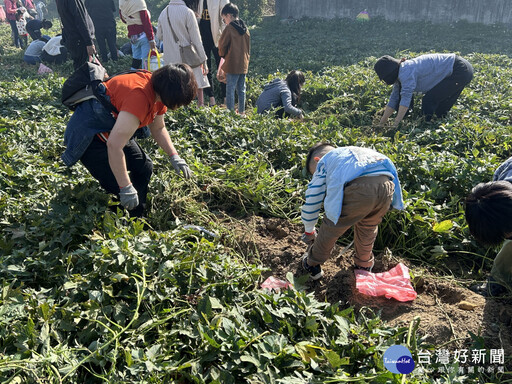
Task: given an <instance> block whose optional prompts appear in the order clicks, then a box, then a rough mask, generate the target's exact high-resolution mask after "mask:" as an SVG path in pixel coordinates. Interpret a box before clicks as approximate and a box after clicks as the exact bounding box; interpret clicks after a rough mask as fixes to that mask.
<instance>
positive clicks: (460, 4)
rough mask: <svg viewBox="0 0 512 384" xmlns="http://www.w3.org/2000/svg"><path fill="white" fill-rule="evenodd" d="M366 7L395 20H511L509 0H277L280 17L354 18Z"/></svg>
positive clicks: (372, 11) (511, 0)
mask: <svg viewBox="0 0 512 384" xmlns="http://www.w3.org/2000/svg"><path fill="white" fill-rule="evenodd" d="M365 9H366V10H367V12H368V13H369V14H370V17H377V16H380V17H384V18H385V19H386V20H395V21H416V20H425V21H431V22H434V23H445V22H452V21H459V20H466V21H469V22H477V23H484V24H494V23H504V24H512V0H276V14H277V15H278V17H280V18H282V19H287V18H292V19H301V18H303V17H313V18H335V17H348V18H355V17H356V16H357V14H358V13H359V12H361V11H363V10H365Z"/></svg>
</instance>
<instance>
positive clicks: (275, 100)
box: [256, 71, 306, 118]
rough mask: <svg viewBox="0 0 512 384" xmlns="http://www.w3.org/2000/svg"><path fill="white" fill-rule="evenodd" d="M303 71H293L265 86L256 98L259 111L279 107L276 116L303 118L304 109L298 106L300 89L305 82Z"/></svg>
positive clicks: (262, 111)
mask: <svg viewBox="0 0 512 384" xmlns="http://www.w3.org/2000/svg"><path fill="white" fill-rule="evenodd" d="M305 81H306V80H305V78H304V74H303V73H302V72H301V71H291V72H290V73H289V74H288V76H286V79H285V80H281V79H274V80H272V81H271V82H270V83H268V84H267V85H265V87H264V88H263V92H262V93H261V95H260V96H259V97H258V100H256V106H257V107H258V113H260V114H262V113H265V112H268V111H269V110H271V109H272V108H277V110H276V117H283V116H285V117H287V116H295V117H299V118H302V111H301V110H300V109H299V108H297V103H298V102H299V99H300V91H301V89H302V86H303V85H304V82H305Z"/></svg>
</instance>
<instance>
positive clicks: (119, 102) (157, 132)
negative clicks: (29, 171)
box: [62, 64, 197, 217]
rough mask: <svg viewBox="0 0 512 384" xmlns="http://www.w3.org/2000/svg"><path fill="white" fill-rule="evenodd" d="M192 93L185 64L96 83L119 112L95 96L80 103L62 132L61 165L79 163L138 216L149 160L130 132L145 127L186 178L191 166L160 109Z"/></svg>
mask: <svg viewBox="0 0 512 384" xmlns="http://www.w3.org/2000/svg"><path fill="white" fill-rule="evenodd" d="M196 92H197V86H196V81H195V78H194V74H193V72H192V70H191V68H190V67H189V66H188V65H186V64H179V65H167V66H164V67H162V68H160V69H158V70H156V71H155V72H153V73H151V72H147V71H141V72H134V73H127V74H122V75H118V76H114V77H112V78H111V79H110V80H107V81H105V82H104V83H101V84H100V85H99V93H100V97H101V96H103V97H104V98H105V99H106V100H107V101H108V102H110V103H111V104H112V105H113V106H114V107H115V108H116V109H117V110H118V111H119V113H118V114H116V113H113V112H111V111H109V110H108V109H107V108H106V107H105V106H104V102H103V103H102V102H100V101H99V100H98V99H97V98H91V99H88V100H86V101H83V102H82V103H80V104H79V105H78V106H77V108H76V110H75V112H74V114H73V116H72V117H71V119H70V120H69V122H68V125H67V128H66V131H65V133H64V144H65V146H66V150H65V152H64V154H63V155H62V159H63V161H64V163H65V164H66V165H67V166H72V165H73V164H75V163H76V162H77V161H80V162H81V163H82V164H83V165H84V166H85V167H86V168H87V169H88V170H89V172H90V173H91V175H92V176H93V177H94V178H95V179H97V180H98V181H99V183H100V185H101V186H102V187H103V188H104V189H105V190H106V191H107V192H109V193H112V194H115V195H117V196H118V197H119V199H120V202H121V205H123V206H124V207H125V208H126V209H127V210H128V211H129V212H130V215H131V216H136V217H139V216H142V215H143V213H144V209H145V205H146V195H147V192H148V185H149V180H150V178H151V174H152V172H153V163H152V161H151V159H150V158H149V157H148V156H147V155H146V153H144V151H143V150H142V148H141V147H140V146H139V144H138V143H137V142H136V141H135V139H133V135H134V134H135V133H136V131H137V130H138V129H142V128H144V127H145V126H148V127H149V130H150V132H151V136H152V137H153V139H154V140H155V141H156V143H157V144H158V146H160V148H162V149H163V150H164V151H165V153H167V155H169V158H170V161H171V164H172V166H173V167H174V169H175V170H176V172H177V173H178V174H180V173H182V174H183V176H184V177H186V178H189V177H190V176H191V170H190V168H189V167H188V165H187V163H186V162H185V161H184V160H183V159H182V158H181V157H180V156H179V155H178V152H177V151H176V149H175V148H174V145H173V143H172V141H171V139H170V137H169V133H168V132H167V129H166V128H165V123H164V113H165V112H166V111H167V108H169V109H171V110H174V109H177V108H178V107H180V106H184V105H188V104H190V102H191V101H192V100H193V99H194V98H195V96H196Z"/></svg>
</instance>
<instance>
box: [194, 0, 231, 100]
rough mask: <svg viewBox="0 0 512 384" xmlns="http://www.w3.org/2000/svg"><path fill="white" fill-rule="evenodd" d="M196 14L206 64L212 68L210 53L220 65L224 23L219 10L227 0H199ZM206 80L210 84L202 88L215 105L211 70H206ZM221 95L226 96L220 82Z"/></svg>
mask: <svg viewBox="0 0 512 384" xmlns="http://www.w3.org/2000/svg"><path fill="white" fill-rule="evenodd" d="M198 3H199V8H198V14H199V15H200V19H199V31H200V32H201V40H202V42H203V47H204V51H205V53H206V65H207V66H208V68H212V55H213V57H214V58H215V63H217V68H219V66H220V56H219V49H218V48H217V47H218V45H219V39H220V35H222V31H223V30H224V27H225V25H224V24H223V23H222V16H221V11H222V8H224V6H225V5H226V4H227V3H229V0H199V2H198ZM207 76H208V82H209V83H210V86H209V87H207V88H205V89H204V93H205V94H206V96H207V97H208V98H209V99H210V105H215V93H214V87H213V78H212V72H211V70H210V71H209V72H208V75H207ZM220 89H221V96H222V98H225V97H226V84H224V83H220Z"/></svg>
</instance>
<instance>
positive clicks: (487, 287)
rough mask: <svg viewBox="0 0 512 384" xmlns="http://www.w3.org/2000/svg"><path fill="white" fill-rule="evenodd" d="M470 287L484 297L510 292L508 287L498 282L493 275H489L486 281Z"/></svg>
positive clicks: (498, 295)
mask: <svg viewBox="0 0 512 384" xmlns="http://www.w3.org/2000/svg"><path fill="white" fill-rule="evenodd" d="M469 289H471V290H472V291H473V292H475V293H478V294H479V295H482V296H484V297H500V296H504V295H505V294H507V292H508V289H507V287H505V286H504V285H501V284H500V283H498V281H496V279H495V278H494V277H492V276H489V277H488V278H487V281H486V282H485V283H483V284H476V285H473V286H471V287H470V288H469Z"/></svg>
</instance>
